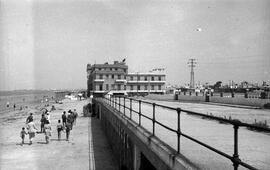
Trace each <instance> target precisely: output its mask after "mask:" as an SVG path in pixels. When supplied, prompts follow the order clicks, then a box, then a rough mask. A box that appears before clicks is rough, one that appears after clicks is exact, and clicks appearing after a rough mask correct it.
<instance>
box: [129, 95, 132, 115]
mask: <svg viewBox="0 0 270 170" xmlns="http://www.w3.org/2000/svg"><path fill="white" fill-rule="evenodd" d="M129 104H130V107H129V118H130V119H132V114H131V112H132V99H131V98H130V101H129Z"/></svg>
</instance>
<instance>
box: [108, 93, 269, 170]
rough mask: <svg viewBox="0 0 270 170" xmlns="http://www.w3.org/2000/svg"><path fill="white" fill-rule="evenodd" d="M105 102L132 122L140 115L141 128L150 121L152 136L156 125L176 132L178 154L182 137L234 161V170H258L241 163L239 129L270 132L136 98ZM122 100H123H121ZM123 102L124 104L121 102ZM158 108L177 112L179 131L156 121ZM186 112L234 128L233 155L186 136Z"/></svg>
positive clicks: (253, 126) (257, 127)
mask: <svg viewBox="0 0 270 170" xmlns="http://www.w3.org/2000/svg"><path fill="white" fill-rule="evenodd" d="M104 99H105V101H106V102H107V104H109V105H110V106H112V107H114V108H115V109H116V110H118V111H120V112H121V108H122V109H123V114H124V116H126V117H128V118H129V119H130V120H133V119H132V115H133V114H138V116H139V120H138V124H139V126H142V125H141V118H142V117H144V118H146V119H148V120H150V121H151V122H152V132H151V133H152V135H153V136H155V130H156V125H157V124H158V125H160V126H161V127H163V128H165V129H167V130H169V131H171V132H174V133H175V134H176V135H177V149H176V150H177V153H180V137H185V138H187V139H189V140H191V141H193V142H195V143H197V144H199V145H201V146H204V147H205V148H207V149H209V150H211V151H213V152H215V153H217V154H219V155H221V156H223V157H225V158H227V159H229V160H231V161H232V163H233V166H234V169H235V170H237V169H238V167H239V165H241V166H243V167H245V168H248V169H251V170H256V169H257V168H255V167H253V166H251V165H249V164H247V163H245V162H243V161H241V159H240V158H239V154H238V129H239V127H247V128H250V129H253V130H259V131H264V132H268V133H269V132H270V129H269V128H265V127H259V126H256V125H251V124H248V123H243V122H241V121H239V120H228V119H225V118H221V117H216V116H213V115H206V114H202V113H197V112H193V111H189V110H185V109H181V108H174V107H169V106H165V105H161V104H156V103H152V102H149V101H143V100H138V99H134V98H128V97H122V96H111V95H110V96H109V95H107V96H105V97H104ZM121 99H122V100H121ZM121 101H122V102H121ZM127 101H128V102H129V106H128V105H126V103H127ZM134 102H138V104H139V108H138V110H134V109H133V108H132V105H133V103H134ZM142 104H148V105H151V106H152V118H151V117H149V116H147V115H145V114H143V113H142ZM156 107H161V108H165V109H169V110H173V111H175V112H176V114H177V129H173V128H171V127H169V126H167V125H165V124H163V123H161V122H159V121H157V120H156ZM126 110H129V115H127V114H126ZM182 112H185V113H188V114H189V115H194V116H200V117H202V118H207V119H211V120H216V121H219V122H223V123H227V124H230V125H232V126H233V129H234V152H233V155H229V154H227V153H225V152H222V151H220V150H219V149H217V148H214V147H212V146H210V145H208V144H206V143H204V142H202V141H200V140H198V139H196V138H194V137H191V136H189V135H188V134H185V133H183V132H181V126H180V125H181V124H180V119H181V113H182Z"/></svg>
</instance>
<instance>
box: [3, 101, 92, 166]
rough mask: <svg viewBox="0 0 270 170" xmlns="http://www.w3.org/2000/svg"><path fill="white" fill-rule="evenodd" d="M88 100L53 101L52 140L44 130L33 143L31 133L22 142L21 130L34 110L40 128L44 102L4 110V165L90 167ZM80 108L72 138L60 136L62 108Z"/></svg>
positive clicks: (36, 122) (35, 119)
mask: <svg viewBox="0 0 270 170" xmlns="http://www.w3.org/2000/svg"><path fill="white" fill-rule="evenodd" d="M86 103H87V101H86V100H84V101H72V100H67V99H66V100H64V102H63V104H55V103H50V105H49V107H47V108H48V110H49V109H50V108H51V106H52V104H53V105H54V106H55V108H56V110H55V111H52V112H51V113H50V114H51V125H52V136H51V138H50V143H49V144H46V143H45V137H44V134H36V137H35V138H34V140H33V144H32V145H29V138H28V135H27V136H26V139H25V142H26V144H24V145H21V138H20V131H21V129H22V127H25V126H26V124H25V120H26V118H27V116H28V115H29V113H30V112H32V113H33V116H34V122H35V124H36V125H37V127H38V129H39V130H40V118H41V113H42V112H41V111H40V109H41V108H42V107H43V106H44V104H42V103H38V102H36V103H31V104H29V107H28V108H27V109H23V110H16V111H10V110H9V111H8V112H2V113H1V115H0V126H1V128H0V151H1V152H0V153H1V154H0V169H1V170H5V169H6V170H7V169H89V166H88V165H89V163H88V162H89V159H88V158H89V150H88V128H87V126H88V121H89V118H85V117H82V108H83V105H85V104H86ZM69 109H72V110H73V109H76V110H77V112H78V114H79V117H78V119H77V124H76V125H75V126H74V128H73V130H72V131H71V136H70V140H69V141H66V140H65V133H62V140H61V141H58V140H57V131H56V124H57V120H58V119H61V115H62V112H63V111H64V110H65V111H68V110H69Z"/></svg>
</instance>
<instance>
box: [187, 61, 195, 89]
mask: <svg viewBox="0 0 270 170" xmlns="http://www.w3.org/2000/svg"><path fill="white" fill-rule="evenodd" d="M195 60H196V59H194V58H191V59H189V60H188V66H189V67H190V83H189V88H190V89H192V88H194V67H195V64H197V62H195Z"/></svg>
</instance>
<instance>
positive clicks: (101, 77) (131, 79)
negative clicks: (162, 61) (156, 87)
mask: <svg viewBox="0 0 270 170" xmlns="http://www.w3.org/2000/svg"><path fill="white" fill-rule="evenodd" d="M104 76H106V78H107V79H108V78H109V77H110V75H109V74H106V75H103V74H99V75H96V78H99V79H103V78H104ZM116 76H117V78H118V79H121V75H120V74H119V75H114V74H112V75H111V78H112V79H114V78H115V77H116ZM129 77H130V81H133V80H134V77H137V80H144V81H148V80H147V76H129ZM124 79H126V76H124ZM161 80H162V79H161V76H158V81H161ZM151 81H155V77H154V76H151Z"/></svg>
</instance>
